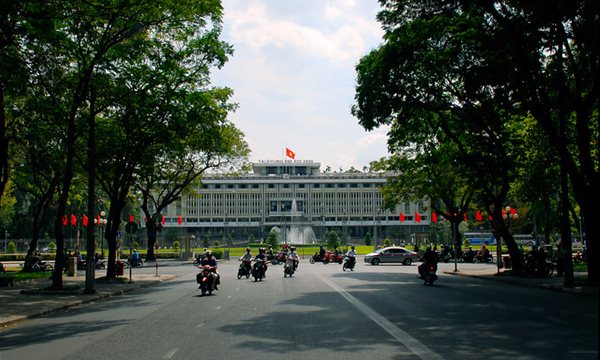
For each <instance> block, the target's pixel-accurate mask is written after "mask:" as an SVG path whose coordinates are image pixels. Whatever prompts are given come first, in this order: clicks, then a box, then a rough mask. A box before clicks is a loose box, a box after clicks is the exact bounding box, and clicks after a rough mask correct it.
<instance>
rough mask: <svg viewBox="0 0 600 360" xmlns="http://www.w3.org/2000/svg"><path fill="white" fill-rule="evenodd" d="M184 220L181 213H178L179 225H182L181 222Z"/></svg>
mask: <svg viewBox="0 0 600 360" xmlns="http://www.w3.org/2000/svg"><path fill="white" fill-rule="evenodd" d="M182 221H183V219H182V218H181V215H177V223H178V224H179V225H181V222H182Z"/></svg>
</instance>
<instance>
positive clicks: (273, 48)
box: [212, 0, 387, 171]
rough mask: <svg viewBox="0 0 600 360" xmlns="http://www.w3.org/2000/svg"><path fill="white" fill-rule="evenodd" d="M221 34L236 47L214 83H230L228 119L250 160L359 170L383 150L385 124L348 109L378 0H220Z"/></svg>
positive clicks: (372, 41)
mask: <svg viewBox="0 0 600 360" xmlns="http://www.w3.org/2000/svg"><path fill="white" fill-rule="evenodd" d="M223 7H224V12H225V14H224V18H223V34H222V37H221V39H222V40H224V41H226V42H228V43H230V44H231V45H233V47H234V54H233V56H232V57H231V58H230V60H229V61H228V62H227V63H226V64H225V66H224V67H223V68H222V69H220V70H214V71H213V75H212V81H213V85H217V86H227V87H230V88H232V89H233V90H234V97H233V99H232V101H233V102H235V103H237V104H238V106H239V108H238V109H237V110H236V112H235V113H232V114H231V115H230V117H229V119H230V120H231V121H232V122H233V123H234V124H235V125H236V126H237V127H238V128H239V129H240V130H242V131H243V132H244V134H245V138H246V141H247V142H248V144H249V147H250V149H251V154H250V160H251V161H253V162H255V161H259V160H283V159H289V158H286V157H285V149H286V148H289V149H290V150H292V151H293V152H294V153H295V160H313V161H316V162H320V163H321V169H322V170H324V169H325V167H326V166H330V167H331V169H332V170H334V171H337V170H339V169H340V168H341V169H343V170H347V169H349V168H350V167H352V166H354V167H355V168H356V169H359V170H362V168H363V166H367V165H368V164H369V163H370V162H371V161H374V160H378V159H380V158H381V157H384V156H386V155H387V147H386V139H387V136H386V131H387V129H376V130H373V131H371V132H367V131H366V130H364V129H363V128H362V127H361V126H360V125H359V124H358V120H357V119H356V118H355V117H353V116H352V114H351V113H350V107H351V106H352V104H353V103H354V95H355V86H356V70H355V66H356V64H357V63H358V61H359V60H360V58H361V57H362V56H364V55H366V54H368V53H369V51H371V50H372V49H374V48H376V47H377V46H378V45H379V44H380V43H381V39H382V35H383V31H382V30H381V27H380V24H379V23H378V22H377V21H376V19H375V16H376V14H377V12H378V10H379V5H378V3H377V0H223Z"/></svg>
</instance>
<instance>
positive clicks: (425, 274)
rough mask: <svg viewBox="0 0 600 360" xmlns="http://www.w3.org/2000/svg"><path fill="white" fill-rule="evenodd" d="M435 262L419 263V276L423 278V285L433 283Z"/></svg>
mask: <svg viewBox="0 0 600 360" xmlns="http://www.w3.org/2000/svg"><path fill="white" fill-rule="evenodd" d="M435 272H436V266H435V264H427V263H423V264H421V265H419V277H420V278H421V279H423V281H424V282H425V285H433V282H434V281H436V280H437V278H438V277H437V275H436V273H435Z"/></svg>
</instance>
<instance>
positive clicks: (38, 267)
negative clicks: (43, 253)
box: [32, 260, 54, 272]
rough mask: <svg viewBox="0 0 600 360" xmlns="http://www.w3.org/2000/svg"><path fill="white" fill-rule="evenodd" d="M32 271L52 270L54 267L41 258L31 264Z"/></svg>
mask: <svg viewBox="0 0 600 360" xmlns="http://www.w3.org/2000/svg"><path fill="white" fill-rule="evenodd" d="M32 268H33V271H41V272H46V271H49V272H52V270H54V268H53V267H52V265H51V264H48V263H47V262H45V261H42V260H38V261H36V262H35V263H34V264H33V265H32Z"/></svg>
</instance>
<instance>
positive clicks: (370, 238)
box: [365, 232, 373, 246]
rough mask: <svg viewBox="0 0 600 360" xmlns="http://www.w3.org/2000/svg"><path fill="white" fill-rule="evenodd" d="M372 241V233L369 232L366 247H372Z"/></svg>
mask: <svg viewBox="0 0 600 360" xmlns="http://www.w3.org/2000/svg"><path fill="white" fill-rule="evenodd" d="M372 240H373V237H372V236H371V233H370V232H367V233H366V234H365V245H366V246H369V245H371V241H372Z"/></svg>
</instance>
